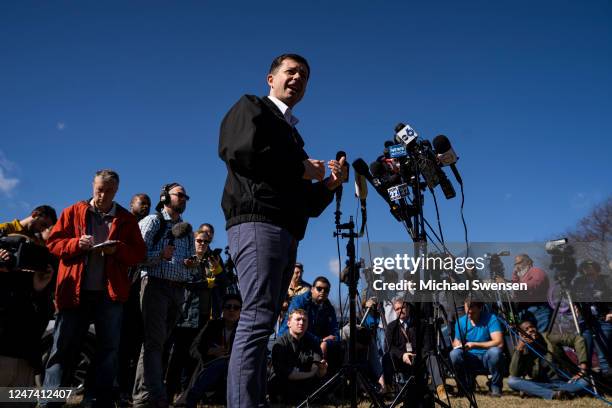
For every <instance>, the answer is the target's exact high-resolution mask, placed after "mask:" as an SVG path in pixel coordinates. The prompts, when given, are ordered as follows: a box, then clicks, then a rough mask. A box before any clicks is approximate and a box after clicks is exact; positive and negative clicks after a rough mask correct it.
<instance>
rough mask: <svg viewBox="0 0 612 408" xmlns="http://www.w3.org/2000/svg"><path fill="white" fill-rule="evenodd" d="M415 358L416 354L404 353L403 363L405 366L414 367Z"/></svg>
mask: <svg viewBox="0 0 612 408" xmlns="http://www.w3.org/2000/svg"><path fill="white" fill-rule="evenodd" d="M415 356H416V354H414V353H404V354H403V355H402V361H403V362H404V363H405V364H408V365H412V362H413V361H414V357H415Z"/></svg>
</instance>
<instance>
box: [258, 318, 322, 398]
mask: <svg viewBox="0 0 612 408" xmlns="http://www.w3.org/2000/svg"><path fill="white" fill-rule="evenodd" d="M308 324H309V322H308V312H306V311H305V310H304V309H294V310H292V311H291V312H290V313H289V318H288V320H287V326H288V327H289V330H288V331H287V332H286V333H285V334H283V335H282V336H280V337H279V338H278V339H277V340H276V343H275V344H274V347H272V367H273V369H274V375H273V377H272V380H271V387H270V388H271V390H270V394H271V396H276V397H281V399H282V402H284V403H286V404H293V403H296V402H298V401H301V400H303V399H305V398H306V397H307V396H308V395H309V394H310V393H311V392H312V391H314V390H315V389H316V387H317V386H318V385H319V384H320V382H321V378H322V377H324V376H325V375H326V374H327V368H328V365H327V361H326V360H325V359H323V353H322V351H321V347H320V346H319V342H318V341H316V340H315V339H314V338H313V337H312V336H308V335H307V332H308Z"/></svg>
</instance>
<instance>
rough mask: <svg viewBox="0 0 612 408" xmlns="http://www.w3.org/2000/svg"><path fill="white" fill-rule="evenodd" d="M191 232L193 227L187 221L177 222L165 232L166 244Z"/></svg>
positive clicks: (171, 243) (170, 243)
mask: <svg viewBox="0 0 612 408" xmlns="http://www.w3.org/2000/svg"><path fill="white" fill-rule="evenodd" d="M191 233H193V228H191V224H189V223H188V222H178V223H176V224H174V225H173V226H172V228H171V229H170V230H169V231H168V233H167V234H166V238H167V239H168V245H174V240H176V239H181V238H184V237H186V236H187V235H189V234H191Z"/></svg>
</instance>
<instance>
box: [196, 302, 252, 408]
mask: <svg viewBox="0 0 612 408" xmlns="http://www.w3.org/2000/svg"><path fill="white" fill-rule="evenodd" d="M241 308H242V299H241V298H240V296H239V295H234V294H228V295H225V296H224V298H223V315H222V318H221V319H215V320H210V321H208V323H207V324H206V327H204V328H203V329H202V330H201V331H200V333H199V334H198V336H197V337H196V339H195V340H194V341H193V344H192V345H191V356H192V357H193V358H194V359H196V360H197V361H198V362H199V364H200V367H202V368H201V370H199V372H198V373H196V374H194V375H195V376H196V377H195V380H194V381H193V383H192V385H191V387H190V388H189V390H188V391H187V398H186V400H185V404H186V406H187V407H189V408H192V407H193V408H195V407H196V405H197V404H198V401H200V400H201V399H202V398H204V396H205V394H206V393H208V392H213V391H214V392H216V393H217V394H218V397H219V398H220V399H222V401H220V402H221V403H225V394H226V393H225V389H226V386H227V384H226V379H227V368H228V364H229V357H230V354H231V352H232V344H233V342H234V335H235V334H236V326H237V325H238V320H240V309H241Z"/></svg>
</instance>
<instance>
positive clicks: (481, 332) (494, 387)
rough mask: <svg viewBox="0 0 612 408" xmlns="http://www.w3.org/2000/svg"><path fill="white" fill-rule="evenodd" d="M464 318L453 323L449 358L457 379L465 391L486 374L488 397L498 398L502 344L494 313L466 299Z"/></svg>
mask: <svg viewBox="0 0 612 408" xmlns="http://www.w3.org/2000/svg"><path fill="white" fill-rule="evenodd" d="M464 308H465V315H463V316H461V317H460V318H459V319H458V320H457V322H456V323H455V339H454V340H453V348H454V349H453V351H451V353H450V358H451V361H452V363H453V367H454V368H455V370H456V372H457V377H458V379H459V380H460V381H462V382H463V385H464V386H465V387H467V388H468V390H472V391H473V390H474V377H475V376H476V375H478V374H490V375H491V383H490V391H491V392H490V394H489V395H490V396H492V397H501V392H502V381H503V369H504V354H503V353H502V347H503V345H504V340H503V335H502V329H501V325H500V323H499V320H498V319H497V317H496V316H495V315H494V314H491V313H488V312H486V311H484V310H483V304H482V302H474V301H472V300H471V298H470V297H469V296H468V297H467V298H466V299H465V302H464Z"/></svg>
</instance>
